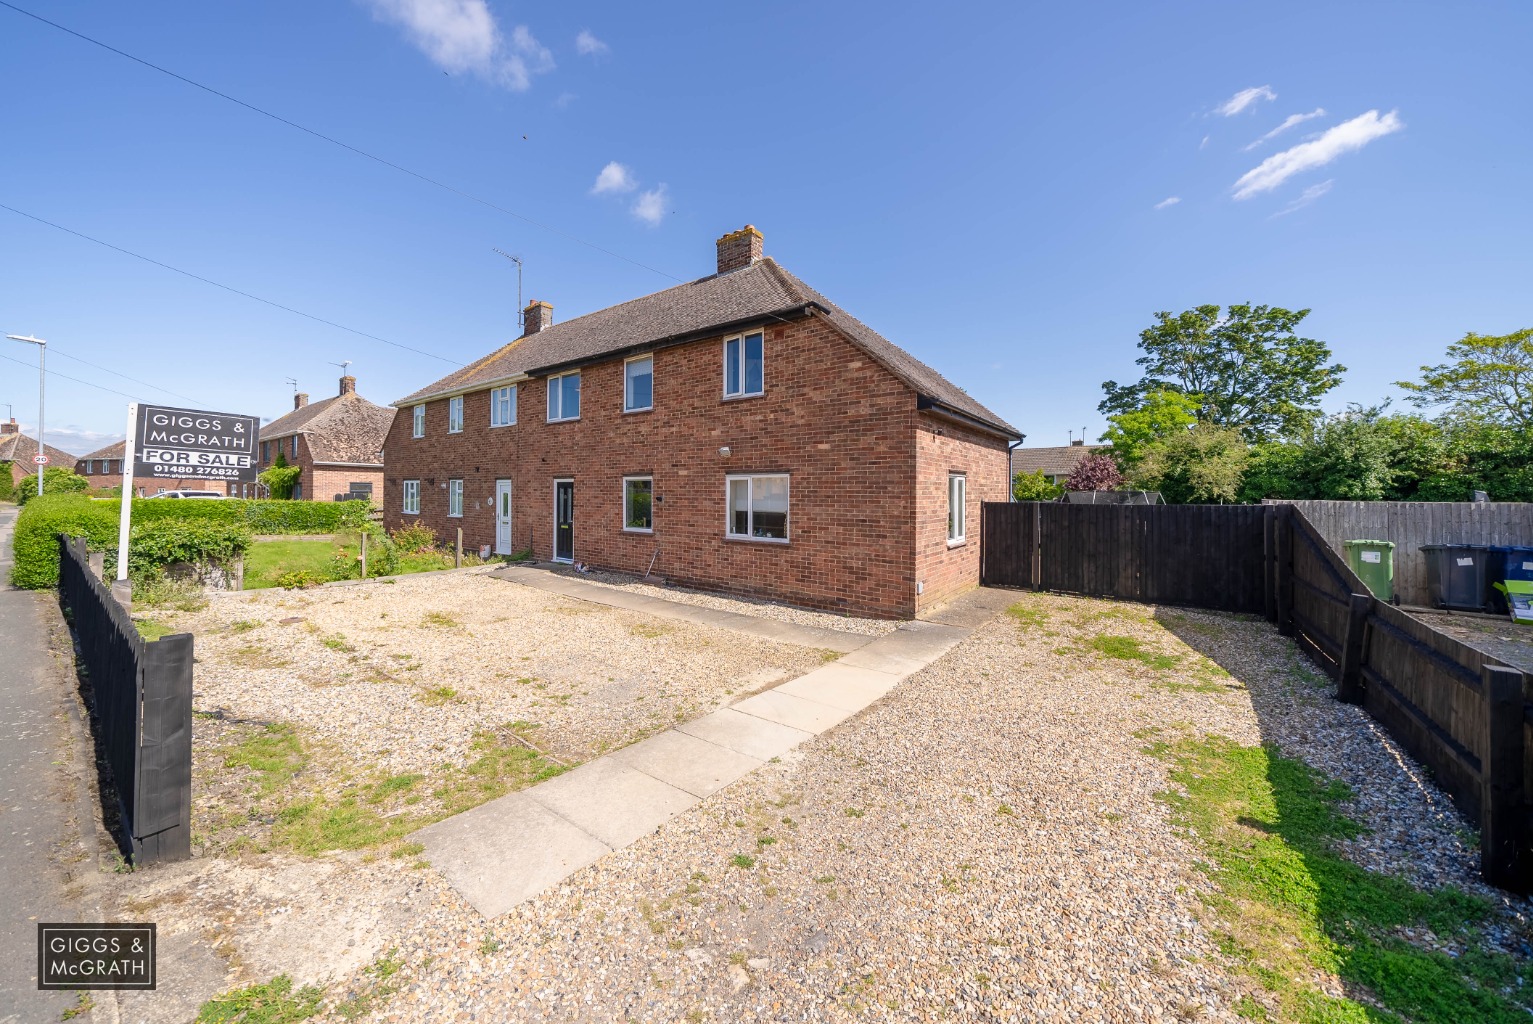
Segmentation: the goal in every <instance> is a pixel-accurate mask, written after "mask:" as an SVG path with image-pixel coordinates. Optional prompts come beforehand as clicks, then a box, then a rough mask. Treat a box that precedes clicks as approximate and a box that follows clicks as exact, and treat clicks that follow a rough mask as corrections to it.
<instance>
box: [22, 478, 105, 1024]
mask: <svg viewBox="0 0 1533 1024" xmlns="http://www.w3.org/2000/svg"><path fill="white" fill-rule="evenodd" d="M15 520H16V509H15V507H14V506H10V505H3V506H0V651H4V652H5V656H4V657H3V658H0V723H3V727H0V879H4V880H5V883H4V884H5V898H4V901H3V902H4V906H5V912H4V914H3V915H0V1024H11V1022H18V1024H20V1022H32V1021H56V1020H59V1019H60V1017H61V1015H62V1014H63V1013H64V1011H66V1010H69V1009H71V1008H73V1007H75V1006H76V1005H77V997H76V995H75V994H74V993H73V992H57V991H50V992H39V991H38V990H37V924H38V922H46V921H79V920H81V919H82V916H84V915H87V914H88V915H91V916H90V918H87V919H99V917H97V915H99V910H97V909H96V908H95V907H94V903H93V901H89V900H88V894H87V893H86V892H84V891H82V887H84V886H86V885H87V883H88V882H89V881H90V879H91V877H92V876H93V874H94V872H95V870H96V862H95V849H94V847H93V846H89V845H87V843H86V841H85V836H86V835H87V834H92V835H93V832H89V833H88V830H92V829H93V828H94V817H93V813H94V811H93V808H92V807H91V803H90V800H89V798H88V796H87V795H85V794H82V792H81V787H80V780H79V778H78V777H77V776H76V775H75V774H74V772H75V771H77V770H79V769H80V768H81V766H80V765H79V764H78V763H77V762H78V761H79V760H80V758H79V757H78V756H76V753H75V749H74V747H75V739H76V738H75V736H74V732H73V725H72V722H71V718H70V712H69V701H70V700H71V697H70V694H69V691H68V686H69V684H70V680H68V679H67V678H66V677H65V675H64V672H63V670H62V669H61V667H60V665H59V664H58V663H56V662H55V661H54V659H53V656H52V655H51V654H50V653H49V646H48V644H49V631H50V628H51V627H52V625H53V624H54V622H55V621H56V613H52V612H51V610H50V609H49V608H48V607H47V604H46V602H48V601H49V600H51V598H52V593H51V592H44V593H33V592H31V591H26V590H12V589H11V586H10V577H11V533H12V527H13V525H14V523H15ZM86 742H88V741H86ZM84 767H85V768H86V769H89V770H91V771H94V768H95V766H94V765H93V764H87V765H85V766H84ZM82 816H83V817H82ZM82 904H83V905H82ZM98 1002H100V1000H98Z"/></svg>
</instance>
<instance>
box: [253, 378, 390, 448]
mask: <svg viewBox="0 0 1533 1024" xmlns="http://www.w3.org/2000/svg"><path fill="white" fill-rule="evenodd" d="M393 422H394V410H393V409H390V408H388V407H387V406H382V405H374V404H373V403H372V402H369V401H368V400H367V399H365V398H363V397H362V396H361V395H359V394H357V393H356V392H355V391H353V392H349V393H347V394H344V395H337V396H336V397H334V398H326V399H323V400H322V401H318V402H311V403H309V404H308V405H306V406H304V407H303V408H301V409H294V410H293V411H292V412H290V413H288V414H287V415H286V416H282V417H279V418H277V419H274V420H272V421H271V422H270V423H268V424H266V426H264V427H262V428H261V440H262V441H273V440H276V439H277V438H281V437H287V436H288V435H290V434H303V435H304V436H305V437H306V438H307V439H308V442H309V452H310V454H312V455H313V456H314V461H315V462H352V463H375V464H377V465H380V466H381V465H382V464H383V462H382V460H381V459H379V458H378V453H379V452H380V451H382V450H383V439H384V438H385V437H386V436H388V432H389V426H390V424H392V423H393Z"/></svg>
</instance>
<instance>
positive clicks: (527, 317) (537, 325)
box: [522, 299, 554, 338]
mask: <svg viewBox="0 0 1533 1024" xmlns="http://www.w3.org/2000/svg"><path fill="white" fill-rule="evenodd" d="M553 325H554V307H553V306H550V305H549V304H548V303H546V302H539V301H538V300H537V299H533V300H532V301H531V302H529V303H527V308H526V309H524V310H522V337H524V338H525V337H527V336H528V335H529V334H536V333H538V332H539V331H545V330H547V329H548V328H550V327H552V326H553Z"/></svg>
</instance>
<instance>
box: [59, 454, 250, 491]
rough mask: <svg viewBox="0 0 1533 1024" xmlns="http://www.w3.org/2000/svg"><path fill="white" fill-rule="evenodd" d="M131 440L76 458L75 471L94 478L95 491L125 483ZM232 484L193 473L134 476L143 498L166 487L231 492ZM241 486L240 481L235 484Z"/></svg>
mask: <svg viewBox="0 0 1533 1024" xmlns="http://www.w3.org/2000/svg"><path fill="white" fill-rule="evenodd" d="M127 447H128V442H126V441H118V442H116V443H115V444H109V445H107V446H106V447H105V448H98V449H96V450H95V451H93V452H91V453H90V454H89V455H82V456H80V457H79V458H78V459H75V472H76V473H78V474H80V475H81V476H83V477H85V479H87V480H89V481H90V488H91V490H92V491H106V490H110V489H111V488H114V487H121V486H122V460H123V454H124V453H125V452H126V451H127ZM230 486H231V485H230V484H229V483H228V482H227V481H224V480H202V479H194V478H192V477H182V478H177V479H167V478H165V477H156V476H136V477H134V478H133V493H134V494H136V495H137V496H138V497H140V498H148V497H152V496H153V495H156V494H164V493H165V492H166V491H214V492H216V493H218V494H228V493H229V492H230ZM234 486H238V485H234Z"/></svg>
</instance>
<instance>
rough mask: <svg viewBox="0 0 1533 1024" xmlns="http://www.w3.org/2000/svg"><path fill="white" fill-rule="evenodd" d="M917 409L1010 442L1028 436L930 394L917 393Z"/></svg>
mask: <svg viewBox="0 0 1533 1024" xmlns="http://www.w3.org/2000/svg"><path fill="white" fill-rule="evenodd" d="M916 410H917V411H919V412H929V413H931V414H932V415H934V416H941V417H942V418H944V419H949V420H952V421H953V422H955V423H962V424H963V425H964V426H966V427H973V428H974V429H975V430H982V431H984V432H985V433H987V434H994V435H995V436H996V437H1004V438H1005V439H1006V440H1007V441H1008V442H1010V441H1013V440H1017V441H1021V440H1024V439H1025V438H1026V436H1027V435H1025V434H1022V433H1020V432H1018V431H1017V429H1016V428H1015V427H1001V426H997V425H996V424H994V423H987V422H985V421H984V420H982V419H977V418H975V417H973V416H970V415H969V414H968V413H964V412H959V411H958V410H957V409H954V408H953V407H952V406H950V405H946V404H944V403H943V402H939V401H938V400H937V399H935V398H933V397H931V396H930V395H923V394H919V393H917V395H916Z"/></svg>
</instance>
